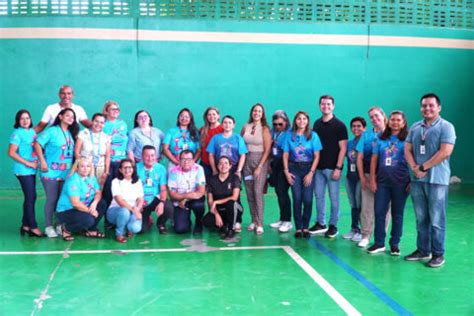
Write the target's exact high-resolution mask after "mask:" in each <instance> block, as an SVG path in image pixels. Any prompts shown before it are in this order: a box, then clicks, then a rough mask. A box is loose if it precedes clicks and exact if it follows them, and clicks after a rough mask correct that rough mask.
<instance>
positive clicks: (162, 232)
mask: <svg viewBox="0 0 474 316" xmlns="http://www.w3.org/2000/svg"><path fill="white" fill-rule="evenodd" d="M158 232H159V233H160V235H166V234H168V229H166V226H164V225H163V226H158Z"/></svg>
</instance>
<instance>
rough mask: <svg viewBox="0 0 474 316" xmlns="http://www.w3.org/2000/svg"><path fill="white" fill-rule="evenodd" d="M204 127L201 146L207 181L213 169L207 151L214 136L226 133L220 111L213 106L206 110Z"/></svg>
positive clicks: (201, 134) (201, 131)
mask: <svg viewBox="0 0 474 316" xmlns="http://www.w3.org/2000/svg"><path fill="white" fill-rule="evenodd" d="M203 119H204V126H203V127H201V129H200V130H199V135H200V145H201V166H202V167H203V168H204V173H205V175H206V181H207V180H209V179H210V177H211V176H212V167H211V162H210V160H209V153H208V152H207V151H206V149H207V146H208V145H209V142H210V141H211V138H212V137H213V136H214V135H217V134H220V133H222V132H223V131H224V128H223V127H222V125H221V123H220V122H219V119H220V112H219V109H218V108H216V107H213V106H210V107H208V108H207V109H206V111H205V112H204V115H203Z"/></svg>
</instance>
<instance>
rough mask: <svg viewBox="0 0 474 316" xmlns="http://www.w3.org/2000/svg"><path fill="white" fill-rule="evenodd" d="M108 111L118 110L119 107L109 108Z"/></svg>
mask: <svg viewBox="0 0 474 316" xmlns="http://www.w3.org/2000/svg"><path fill="white" fill-rule="evenodd" d="M109 111H120V109H119V108H109Z"/></svg>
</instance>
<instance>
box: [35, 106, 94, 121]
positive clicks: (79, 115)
mask: <svg viewBox="0 0 474 316" xmlns="http://www.w3.org/2000/svg"><path fill="white" fill-rule="evenodd" d="M71 108H72V110H73V111H74V113H76V121H77V123H80V122H81V121H83V120H87V114H86V111H84V109H83V108H82V106H80V105H76V104H74V103H73V104H72V105H71ZM61 109H62V107H61V105H59V103H54V104H51V105H48V106H47V107H46V109H45V110H44V113H43V116H42V117H41V122H44V123H47V124H48V125H53V123H54V120H55V119H56V116H58V114H59V112H60V111H61Z"/></svg>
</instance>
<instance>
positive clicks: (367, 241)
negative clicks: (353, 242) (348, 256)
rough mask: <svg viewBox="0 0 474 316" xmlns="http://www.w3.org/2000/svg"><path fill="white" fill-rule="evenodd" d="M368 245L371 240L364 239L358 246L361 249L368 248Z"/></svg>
mask: <svg viewBox="0 0 474 316" xmlns="http://www.w3.org/2000/svg"><path fill="white" fill-rule="evenodd" d="M368 245H369V238H362V239H361V240H360V241H359V243H358V244H357V246H359V247H360V248H366V247H367V246H368Z"/></svg>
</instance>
